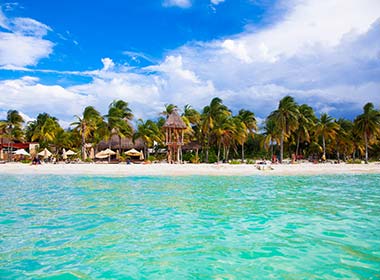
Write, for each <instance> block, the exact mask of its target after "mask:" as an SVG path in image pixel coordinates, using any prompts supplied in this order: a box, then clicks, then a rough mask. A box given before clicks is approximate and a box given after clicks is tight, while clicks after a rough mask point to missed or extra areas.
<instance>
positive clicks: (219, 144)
mask: <svg viewBox="0 0 380 280" xmlns="http://www.w3.org/2000/svg"><path fill="white" fill-rule="evenodd" d="M220 146H221V143H220V141H218V160H217V162H219V160H220Z"/></svg>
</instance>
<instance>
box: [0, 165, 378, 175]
mask: <svg viewBox="0 0 380 280" xmlns="http://www.w3.org/2000/svg"><path fill="white" fill-rule="evenodd" d="M271 167H272V170H268V168H266V169H265V170H259V169H258V168H257V166H255V165H248V164H240V165H230V164H219V165H217V164H132V165H127V164H63V163H62V164H42V165H29V164H21V163H6V164H0V174H29V175H31V174H58V175H70V174H78V175H112V176H148V175H153V176H160V175H161V176H187V175H212V176H234V175H235V176H249V175H325V174H375V173H376V174H380V163H370V164H344V163H342V164H329V163H326V164H311V163H302V164H288V165H285V164H284V165H272V166H271Z"/></svg>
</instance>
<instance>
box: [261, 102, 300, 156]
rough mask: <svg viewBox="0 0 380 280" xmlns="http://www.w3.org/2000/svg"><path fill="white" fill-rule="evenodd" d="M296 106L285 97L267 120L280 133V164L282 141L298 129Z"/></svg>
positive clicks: (282, 149)
mask: <svg viewBox="0 0 380 280" xmlns="http://www.w3.org/2000/svg"><path fill="white" fill-rule="evenodd" d="M298 114H299V111H298V106H297V103H296V102H295V101H294V98H293V97H291V96H285V97H284V98H283V99H281V100H280V103H279V105H278V109H277V110H275V111H273V112H272V113H271V114H270V115H269V117H268V118H270V119H272V120H273V121H274V123H275V124H276V127H277V128H278V130H279V131H281V139H280V149H281V150H280V162H281V163H282V161H283V158H284V141H285V140H286V139H287V138H288V137H289V136H290V134H291V133H292V132H293V131H295V130H296V129H297V127H298Z"/></svg>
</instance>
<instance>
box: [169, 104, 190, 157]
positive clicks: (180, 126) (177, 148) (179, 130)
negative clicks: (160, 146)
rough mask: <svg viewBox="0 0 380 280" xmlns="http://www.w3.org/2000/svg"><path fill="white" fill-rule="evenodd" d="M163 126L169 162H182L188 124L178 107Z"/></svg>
mask: <svg viewBox="0 0 380 280" xmlns="http://www.w3.org/2000/svg"><path fill="white" fill-rule="evenodd" d="M163 127H164V128H165V139H166V140H165V142H166V145H167V146H168V162H169V163H174V162H182V146H183V135H184V131H185V129H186V128H187V126H186V124H185V123H184V122H183V120H182V118H181V117H180V115H178V112H177V110H176V109H174V110H173V112H172V113H171V114H170V115H169V117H168V119H167V120H166V122H165V124H164V126H163Z"/></svg>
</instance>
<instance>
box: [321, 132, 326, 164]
mask: <svg viewBox="0 0 380 280" xmlns="http://www.w3.org/2000/svg"><path fill="white" fill-rule="evenodd" d="M322 145H323V158H324V160H326V141H325V136H324V135H322Z"/></svg>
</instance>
